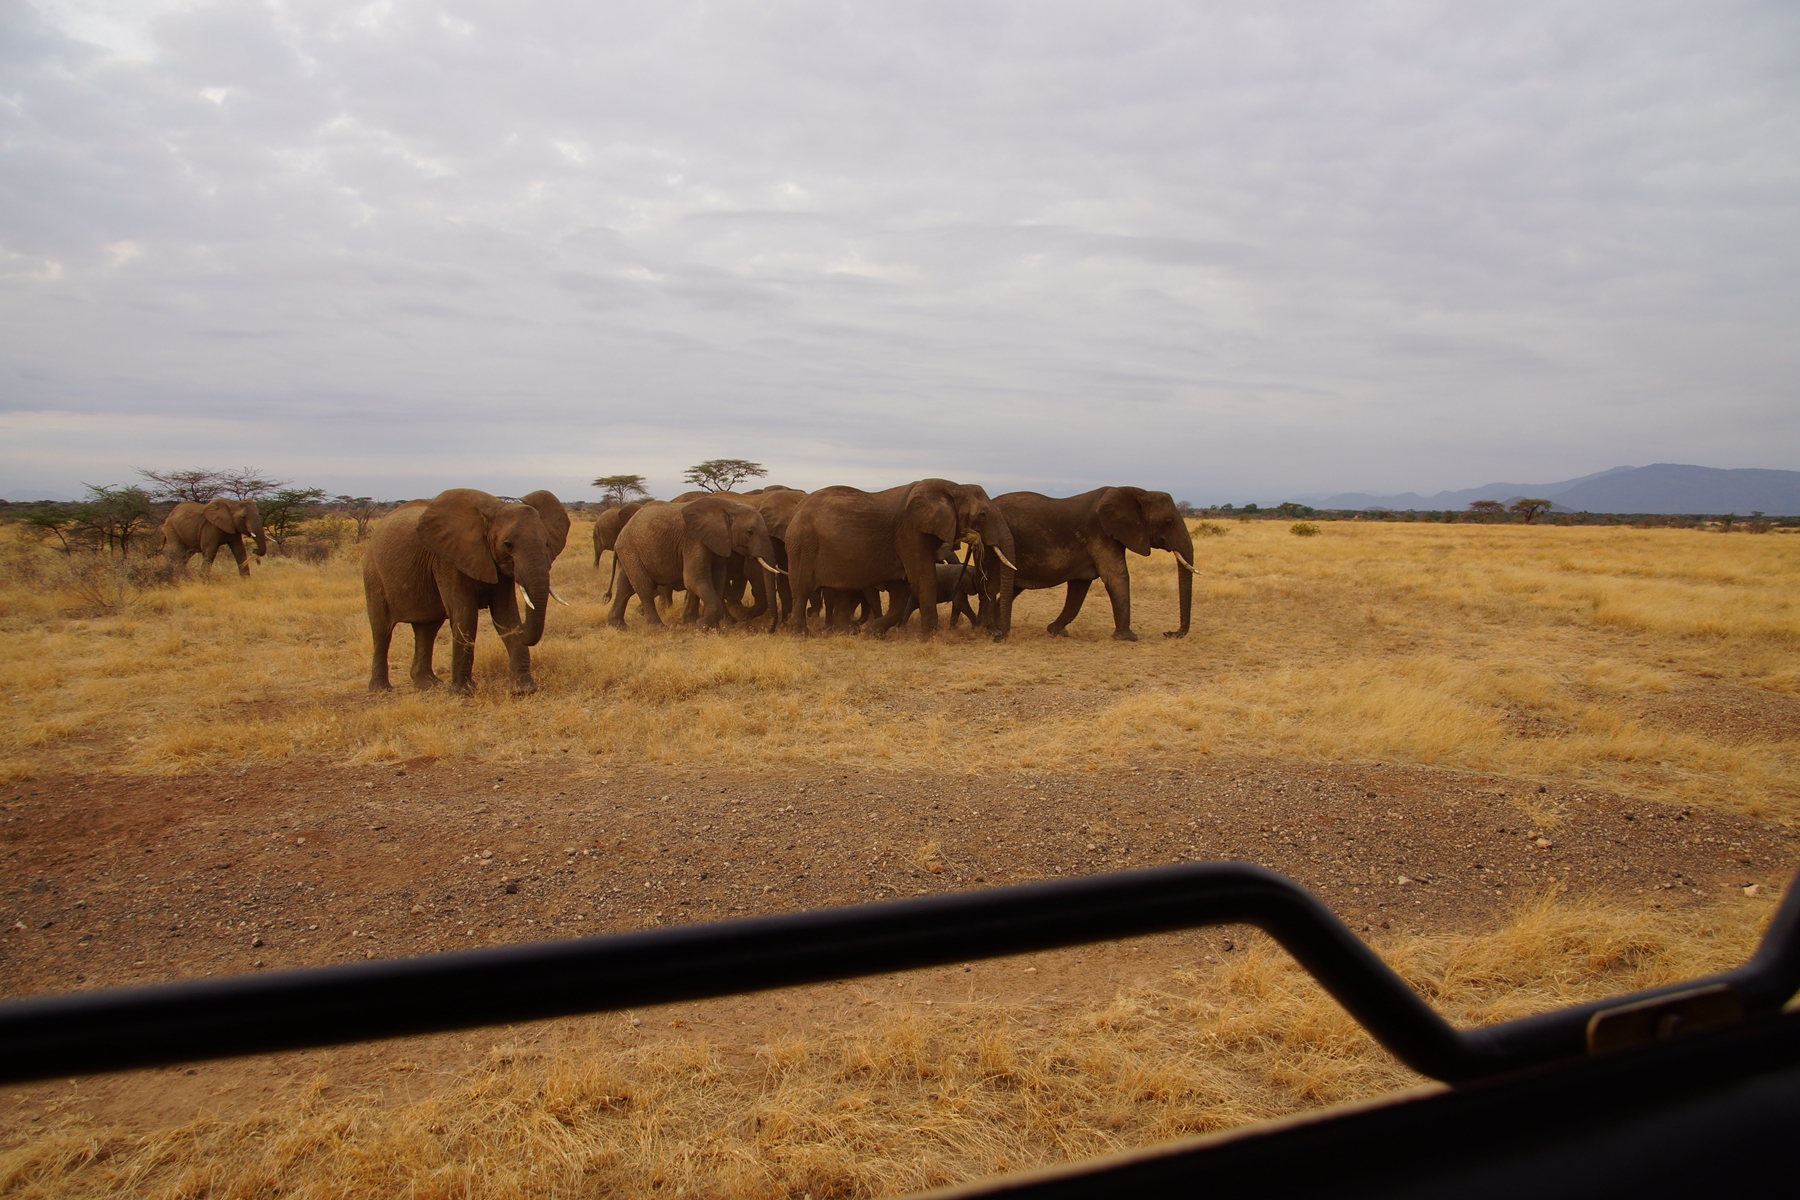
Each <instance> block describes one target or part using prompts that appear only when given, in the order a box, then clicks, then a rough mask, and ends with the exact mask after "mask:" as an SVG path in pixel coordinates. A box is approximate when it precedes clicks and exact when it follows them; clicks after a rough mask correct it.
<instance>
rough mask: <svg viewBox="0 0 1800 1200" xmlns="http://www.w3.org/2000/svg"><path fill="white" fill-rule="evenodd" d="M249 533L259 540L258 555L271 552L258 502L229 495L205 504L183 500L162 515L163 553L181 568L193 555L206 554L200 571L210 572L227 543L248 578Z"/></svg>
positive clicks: (184, 567)
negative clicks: (246, 539) (165, 514)
mask: <svg viewBox="0 0 1800 1200" xmlns="http://www.w3.org/2000/svg"><path fill="white" fill-rule="evenodd" d="M246 534H248V535H250V536H251V537H253V538H255V539H256V557H258V558H261V557H262V556H263V555H265V554H267V553H268V552H269V543H268V540H267V539H266V538H264V537H263V525H262V513H260V512H258V511H257V508H256V501H254V500H233V499H230V498H229V497H226V496H219V497H217V498H216V499H213V500H209V501H207V502H206V503H205V504H200V503H197V502H196V501H193V500H183V501H182V502H181V503H180V504H177V505H176V506H175V507H174V509H173V510H172V511H171V512H170V513H169V515H168V516H167V517H165V518H163V523H162V539H163V553H164V554H166V555H168V557H169V564H170V565H171V566H173V567H174V568H175V569H176V570H178V571H186V570H187V563H188V559H190V558H192V557H194V555H196V554H201V555H204V556H205V557H204V558H203V559H202V560H201V573H202V574H206V575H210V574H212V565H213V559H215V558H217V557H218V554H219V547H221V546H228V547H230V548H231V557H233V558H235V559H236V560H237V565H238V574H239V575H242V576H243V577H244V578H246V579H248V578H249V577H250V556H249V555H248V554H246V553H245V552H244V536H245V535H246Z"/></svg>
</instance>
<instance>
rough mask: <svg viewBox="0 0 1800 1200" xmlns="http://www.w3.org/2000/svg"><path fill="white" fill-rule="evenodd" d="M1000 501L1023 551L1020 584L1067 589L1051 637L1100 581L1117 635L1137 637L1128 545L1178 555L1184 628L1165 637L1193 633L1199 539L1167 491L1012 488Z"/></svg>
mask: <svg viewBox="0 0 1800 1200" xmlns="http://www.w3.org/2000/svg"><path fill="white" fill-rule="evenodd" d="M994 504H995V506H997V507H998V508H999V509H1000V511H1001V512H1003V513H1005V514H1006V525H1007V528H1009V529H1011V530H1012V535H1013V541H1014V544H1015V545H1016V546H1017V547H1018V550H1019V557H1018V560H1017V561H1018V564H1019V572H1018V575H1017V576H1016V577H1015V586H1016V587H1017V589H1018V590H1019V591H1026V590H1028V589H1031V588H1051V587H1061V586H1064V585H1067V586H1068V589H1069V590H1068V593H1067V596H1066V598H1065V599H1064V601H1063V609H1062V612H1060V613H1058V614H1057V616H1056V619H1055V620H1054V621H1052V622H1050V625H1049V631H1050V633H1051V634H1052V635H1053V636H1060V635H1063V633H1064V630H1065V629H1066V628H1067V627H1068V624H1069V622H1070V621H1073V620H1074V619H1075V617H1076V614H1078V613H1079V612H1080V611H1081V604H1082V601H1083V600H1085V599H1086V598H1087V594H1088V588H1089V587H1090V586H1092V584H1093V582H1094V580H1096V579H1098V580H1100V582H1101V583H1102V584H1104V585H1105V587H1106V595H1107V598H1108V599H1110V600H1111V601H1112V611H1113V637H1115V638H1117V639H1118V640H1119V641H1122V642H1135V641H1137V634H1135V633H1133V632H1132V629H1131V572H1130V570H1129V569H1128V568H1127V567H1126V565H1125V551H1127V550H1130V551H1131V552H1132V553H1133V554H1144V555H1148V554H1149V553H1150V552H1151V551H1152V550H1166V551H1168V552H1169V553H1170V554H1172V555H1174V557H1175V587H1176V591H1177V594H1178V596H1179V603H1180V608H1181V614H1180V615H1181V627H1180V628H1179V629H1171V630H1169V631H1168V632H1167V633H1165V634H1164V635H1163V636H1164V637H1186V636H1187V633H1188V620H1189V617H1190V616H1191V615H1192V613H1193V608H1194V538H1193V535H1192V534H1191V533H1189V532H1188V527H1187V521H1186V520H1184V519H1183V518H1182V516H1181V514H1180V513H1179V512H1177V511H1176V510H1175V501H1174V499H1173V498H1172V497H1170V495H1169V493H1167V492H1147V491H1145V490H1144V489H1143V488H1138V487H1107V488H1096V489H1095V490H1094V491H1091V492H1083V493H1082V494H1081V495H1079V496H1067V497H1062V498H1056V497H1051V496H1041V495H1039V494H1038V493H1036V492H1007V493H1006V494H1005V495H1002V496H996V497H994Z"/></svg>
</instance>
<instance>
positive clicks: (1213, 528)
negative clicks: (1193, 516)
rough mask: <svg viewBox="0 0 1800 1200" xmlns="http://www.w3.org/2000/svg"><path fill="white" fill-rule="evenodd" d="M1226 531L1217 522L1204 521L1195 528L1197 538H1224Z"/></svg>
mask: <svg viewBox="0 0 1800 1200" xmlns="http://www.w3.org/2000/svg"><path fill="white" fill-rule="evenodd" d="M1226 532H1227V531H1226V529H1225V527H1224V526H1223V525H1221V524H1219V523H1218V522H1217V521H1202V522H1200V523H1199V524H1198V525H1196V526H1194V536H1195V537H1224V536H1225V534H1226Z"/></svg>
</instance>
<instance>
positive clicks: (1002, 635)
mask: <svg viewBox="0 0 1800 1200" xmlns="http://www.w3.org/2000/svg"><path fill="white" fill-rule="evenodd" d="M993 638H994V640H995V641H996V642H1004V641H1005V640H1006V630H1004V629H996V630H994V633H993Z"/></svg>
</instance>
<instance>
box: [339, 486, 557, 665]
mask: <svg viewBox="0 0 1800 1200" xmlns="http://www.w3.org/2000/svg"><path fill="white" fill-rule="evenodd" d="M568 538H569V514H568V513H567V512H566V511H565V510H564V509H563V506H562V502H561V501H559V500H558V499H557V498H556V497H555V496H553V495H551V494H550V493H549V492H533V493H531V494H530V495H529V496H525V497H522V498H521V499H518V500H502V499H500V498H499V497H497V496H490V495H488V494H487V493H486V492H478V491H476V490H475V489H474V488H451V489H450V490H449V491H447V492H443V493H441V494H439V495H438V497H437V498H436V499H434V500H429V501H427V500H415V501H413V502H412V503H411V504H406V505H402V506H401V507H400V508H398V509H396V510H395V511H394V512H392V513H390V514H388V516H387V517H386V518H385V519H384V520H383V521H382V522H381V523H380V524H379V525H377V526H376V527H375V533H374V535H373V536H372V537H370V539H369V549H368V553H367V554H366V555H365V556H364V558H363V598H364V600H365V601H366V602H367V604H368V609H369V631H370V633H371V634H372V635H373V636H374V641H375V647H374V661H373V663H372V665H371V667H370V671H369V690H370V691H372V692H379V691H386V690H387V688H388V646H389V644H390V643H391V642H392V641H393V636H394V626H395V625H397V624H399V623H400V622H402V621H405V622H406V623H407V624H409V625H411V626H412V627H413V661H412V681H413V686H414V687H418V688H431V687H436V686H437V685H438V684H439V683H440V682H441V680H439V679H438V677H437V675H436V674H435V673H434V672H433V671H432V669H431V653H432V647H433V644H434V643H435V642H436V640H437V635H438V630H439V629H441V628H443V625H444V622H445V621H446V620H448V621H449V622H450V637H451V649H450V687H451V689H452V690H453V691H457V692H464V693H467V692H471V691H473V690H474V683H473V680H472V678H471V677H472V676H473V674H474V668H475V626H476V620H477V618H478V617H479V616H480V614H481V610H482V609H484V608H485V609H487V610H488V614H489V616H491V617H492V618H493V621H494V629H495V631H496V632H498V633H499V634H500V640H501V642H502V643H504V644H505V646H506V653H507V659H508V664H509V666H510V668H511V673H512V690H513V692H514V693H515V694H524V693H526V692H535V691H537V683H536V681H535V680H533V679H532V677H531V647H533V646H535V645H537V644H538V640H539V639H540V638H542V637H543V636H544V613H545V609H546V608H547V607H548V606H549V603H550V601H551V599H552V598H554V599H556V600H557V601H558V602H563V601H562V597H560V596H557V595H556V594H555V593H554V592H552V591H551V590H550V564H551V563H553V562H555V561H556V556H557V555H559V554H561V553H562V549H563V545H564V544H565V543H566V542H567V541H568ZM521 594H522V595H523V597H524V600H525V610H526V611H525V612H524V614H523V615H522V616H521V614H520V612H519V597H520V595H521Z"/></svg>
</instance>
